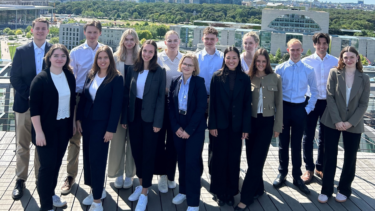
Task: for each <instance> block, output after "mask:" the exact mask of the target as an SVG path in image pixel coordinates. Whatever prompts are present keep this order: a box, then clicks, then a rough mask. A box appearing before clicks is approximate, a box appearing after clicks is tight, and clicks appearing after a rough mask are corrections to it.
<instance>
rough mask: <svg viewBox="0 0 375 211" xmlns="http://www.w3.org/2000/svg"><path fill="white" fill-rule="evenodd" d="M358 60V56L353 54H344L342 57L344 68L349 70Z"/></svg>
mask: <svg viewBox="0 0 375 211" xmlns="http://www.w3.org/2000/svg"><path fill="white" fill-rule="evenodd" d="M358 59H359V58H358V56H357V55H356V54H355V53H353V52H345V53H344V54H343V55H342V60H343V61H344V63H345V66H346V67H349V68H355V67H356V65H357V60H358Z"/></svg>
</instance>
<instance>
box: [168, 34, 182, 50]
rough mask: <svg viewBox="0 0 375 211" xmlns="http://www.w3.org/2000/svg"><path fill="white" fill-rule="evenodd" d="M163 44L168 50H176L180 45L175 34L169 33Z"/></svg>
mask: <svg viewBox="0 0 375 211" xmlns="http://www.w3.org/2000/svg"><path fill="white" fill-rule="evenodd" d="M164 44H165V45H166V46H167V49H168V51H176V50H178V46H179V45H180V39H179V38H178V36H177V35H176V34H170V35H168V37H167V39H165V40H164Z"/></svg>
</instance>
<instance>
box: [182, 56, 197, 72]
mask: <svg viewBox="0 0 375 211" xmlns="http://www.w3.org/2000/svg"><path fill="white" fill-rule="evenodd" d="M194 71H195V69H194V62H193V60H192V59H191V58H185V59H184V61H182V64H181V72H182V73H183V74H184V75H192V74H193V72H194Z"/></svg>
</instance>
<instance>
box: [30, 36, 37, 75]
mask: <svg viewBox="0 0 375 211" xmlns="http://www.w3.org/2000/svg"><path fill="white" fill-rule="evenodd" d="M28 47H29V50H28V51H29V52H28V54H29V55H30V60H31V70H32V71H33V73H34V74H35V75H36V64H35V52H34V44H33V42H31V43H29V46H28Z"/></svg>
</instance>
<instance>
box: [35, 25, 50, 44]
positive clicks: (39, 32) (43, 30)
mask: <svg viewBox="0 0 375 211" xmlns="http://www.w3.org/2000/svg"><path fill="white" fill-rule="evenodd" d="M31 33H33V36H34V40H38V41H43V40H45V39H46V37H47V35H48V33H49V30H48V26H47V23H43V22H35V25H34V27H33V28H31Z"/></svg>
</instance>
